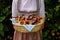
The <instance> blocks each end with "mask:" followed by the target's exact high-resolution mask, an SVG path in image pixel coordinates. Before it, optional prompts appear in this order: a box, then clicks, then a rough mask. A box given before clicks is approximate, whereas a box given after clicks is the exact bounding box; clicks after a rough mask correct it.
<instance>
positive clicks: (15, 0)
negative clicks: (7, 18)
mask: <svg viewBox="0 0 60 40" xmlns="http://www.w3.org/2000/svg"><path fill="white" fill-rule="evenodd" d="M17 2H18V0H13V2H12V17H17V16H18V10H17Z"/></svg>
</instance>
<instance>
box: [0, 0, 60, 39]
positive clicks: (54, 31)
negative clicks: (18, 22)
mask: <svg viewBox="0 0 60 40" xmlns="http://www.w3.org/2000/svg"><path fill="white" fill-rule="evenodd" d="M11 6H12V0H0V40H13V39H12V38H13V33H14V29H13V26H12V24H11V21H10V18H11ZM45 10H46V12H45V15H46V21H45V27H44V29H43V40H60V0H45Z"/></svg>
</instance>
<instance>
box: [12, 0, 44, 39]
mask: <svg viewBox="0 0 60 40" xmlns="http://www.w3.org/2000/svg"><path fill="white" fill-rule="evenodd" d="M30 13H34V14H36V15H38V16H41V17H43V19H45V9H44V0H13V3H12V18H15V17H17V16H21V15H22V14H24V15H26V16H27V15H28V14H30ZM42 29H43V28H42ZM42 29H41V30H40V31H38V32H33V33H32V32H30V33H21V32H18V31H16V30H15V32H14V39H13V40H42Z"/></svg>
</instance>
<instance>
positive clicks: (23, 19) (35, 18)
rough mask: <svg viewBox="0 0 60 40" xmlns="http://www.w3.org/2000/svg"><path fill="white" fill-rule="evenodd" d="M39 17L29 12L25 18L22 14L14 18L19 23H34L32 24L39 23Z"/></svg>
mask: <svg viewBox="0 0 60 40" xmlns="http://www.w3.org/2000/svg"><path fill="white" fill-rule="evenodd" d="M41 19H42V17H39V16H36V15H34V14H29V15H28V16H27V18H26V17H25V16H24V15H22V16H19V17H17V18H16V20H17V21H18V22H19V24H25V25H26V24H31V25H34V24H37V23H40V20H41Z"/></svg>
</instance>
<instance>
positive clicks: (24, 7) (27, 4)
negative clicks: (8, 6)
mask: <svg viewBox="0 0 60 40" xmlns="http://www.w3.org/2000/svg"><path fill="white" fill-rule="evenodd" d="M36 1H37V0H20V1H18V0H13V2H12V17H16V16H18V14H17V13H19V12H18V10H17V8H18V9H19V10H20V11H27V12H29V11H36V10H37V2H36ZM17 3H18V4H17ZM39 9H40V10H39V16H42V17H45V6H44V0H39Z"/></svg>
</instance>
